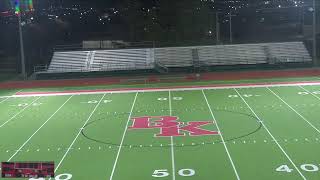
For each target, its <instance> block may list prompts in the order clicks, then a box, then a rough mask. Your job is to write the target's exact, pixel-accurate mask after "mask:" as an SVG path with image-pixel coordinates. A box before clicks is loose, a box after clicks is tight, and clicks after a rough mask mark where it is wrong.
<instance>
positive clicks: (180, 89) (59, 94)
mask: <svg viewBox="0 0 320 180" xmlns="http://www.w3.org/2000/svg"><path fill="white" fill-rule="evenodd" d="M312 85H320V82H300V83H273V84H272V83H270V84H254V83H253V84H239V85H222V84H220V85H212V86H201V85H198V86H186V87H183V86H177V87H175V86H173V87H166V88H162V87H159V88H149V89H148V88H132V89H123V90H122V89H114V90H112V89H109V90H108V89H106V90H92V91H81V90H80V91H62V92H56V93H50V92H48V93H43V92H42V93H41V92H39V93H38V94H20V95H12V96H10V97H33V96H66V95H85V94H105V93H136V92H164V91H165V92H166V91H190V90H202V89H204V90H206V89H234V88H238V89H239V88H259V87H261V88H265V87H289V86H312Z"/></svg>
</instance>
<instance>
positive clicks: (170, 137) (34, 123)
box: [0, 79, 320, 180]
mask: <svg viewBox="0 0 320 180" xmlns="http://www.w3.org/2000/svg"><path fill="white" fill-rule="evenodd" d="M313 80H314V79H313ZM84 88H85V89H88V87H84ZM78 89H79V88H78ZM43 90H44V89H41V91H43ZM17 91H21V90H14V91H13V90H11V91H5V90H2V91H1V92H0V94H1V95H2V97H0V161H54V162H55V166H56V167H55V173H56V178H52V180H53V179H55V180H69V179H72V180H184V179H185V180H239V179H242V180H296V179H297V180H299V179H308V180H319V179H320V118H319V117H320V85H308V86H299V85H297V86H284V87H270V86H268V87H242V88H236V89H235V88H230V87H228V88H225V89H201V88H198V89H194V90H179V89H171V90H170V91H169V90H168V91H157V90H153V91H150V92H149V91H148V92H129V93H98V94H80V95H79V94H74V95H59V96H39V97H38V96H30V97H11V96H8V95H10V94H13V93H14V92H17ZM23 91H32V90H23ZM34 91H36V90H34ZM38 91H39V90H38ZM0 179H1V178H0Z"/></svg>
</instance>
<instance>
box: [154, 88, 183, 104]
mask: <svg viewBox="0 0 320 180" xmlns="http://www.w3.org/2000/svg"><path fill="white" fill-rule="evenodd" d="M168 92H170V90H169V91H168ZM182 99H183V98H182V97H172V100H175V101H181V100H182ZM167 100H168V98H166V97H160V98H158V101H167ZM169 101H171V98H169Z"/></svg>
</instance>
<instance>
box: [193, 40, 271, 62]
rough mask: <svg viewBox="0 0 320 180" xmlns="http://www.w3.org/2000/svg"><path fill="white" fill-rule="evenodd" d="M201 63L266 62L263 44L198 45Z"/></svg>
mask: <svg viewBox="0 0 320 180" xmlns="http://www.w3.org/2000/svg"><path fill="white" fill-rule="evenodd" d="M197 49H198V54H199V61H200V64H202V65H209V66H211V65H237V64H261V63H267V60H266V59H267V58H266V55H265V53H264V49H263V46H259V45H256V44H241V45H218V46H205V47H198V48H197Z"/></svg>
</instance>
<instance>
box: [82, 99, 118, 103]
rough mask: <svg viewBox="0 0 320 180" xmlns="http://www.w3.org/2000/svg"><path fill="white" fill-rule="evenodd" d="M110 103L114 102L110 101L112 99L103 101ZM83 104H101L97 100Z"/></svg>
mask: <svg viewBox="0 0 320 180" xmlns="http://www.w3.org/2000/svg"><path fill="white" fill-rule="evenodd" d="M110 102H112V100H110V99H105V100H103V101H102V103H110ZM81 103H84V104H86V103H87V104H97V103H99V101H97V100H90V101H88V102H81Z"/></svg>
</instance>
